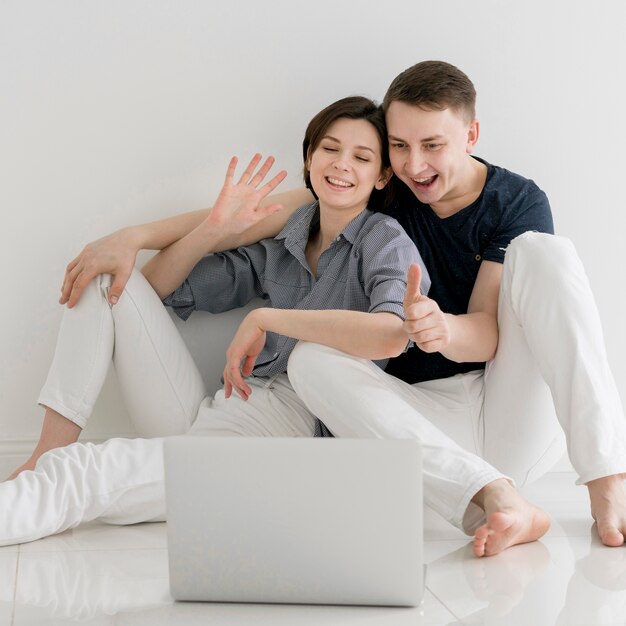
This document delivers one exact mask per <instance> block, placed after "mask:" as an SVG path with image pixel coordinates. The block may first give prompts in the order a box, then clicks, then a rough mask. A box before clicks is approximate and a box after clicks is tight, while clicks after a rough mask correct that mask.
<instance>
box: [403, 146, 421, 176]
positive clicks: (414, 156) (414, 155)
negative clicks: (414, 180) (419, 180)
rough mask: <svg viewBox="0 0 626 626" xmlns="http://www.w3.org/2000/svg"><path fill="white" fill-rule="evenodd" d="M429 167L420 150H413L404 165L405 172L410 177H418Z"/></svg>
mask: <svg viewBox="0 0 626 626" xmlns="http://www.w3.org/2000/svg"><path fill="white" fill-rule="evenodd" d="M426 167H427V165H426V162H425V161H424V157H423V156H422V152H421V151H420V150H411V151H410V152H409V153H408V155H407V157H406V161H405V163H404V170H405V172H406V173H407V174H408V175H409V176H417V175H418V174H420V173H421V172H423V171H424V170H425V169H426Z"/></svg>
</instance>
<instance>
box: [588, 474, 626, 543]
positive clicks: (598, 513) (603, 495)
mask: <svg viewBox="0 0 626 626" xmlns="http://www.w3.org/2000/svg"><path fill="white" fill-rule="evenodd" d="M587 489H589V500H590V502H591V515H592V516H593V519H595V520H596V524H597V526H598V535H599V536H600V541H602V543H603V544H604V545H605V546H611V547H618V546H621V545H623V543H624V539H625V538H626V486H625V484H624V475H623V474H613V475H612V476H605V477H603V478H598V479H596V480H592V481H589V482H588V483H587Z"/></svg>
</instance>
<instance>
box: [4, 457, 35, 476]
mask: <svg viewBox="0 0 626 626" xmlns="http://www.w3.org/2000/svg"><path fill="white" fill-rule="evenodd" d="M35 465H37V459H36V458H34V457H32V456H31V457H30V459H28V461H26V463H24V465H20V466H19V467H18V468H17V469H16V470H15V471H14V472H13V473H12V474H11V475H10V476H9V477H8V478H5V480H13V479H14V478H17V477H18V476H19V475H20V474H21V473H22V472H25V471H27V470H34V469H35Z"/></svg>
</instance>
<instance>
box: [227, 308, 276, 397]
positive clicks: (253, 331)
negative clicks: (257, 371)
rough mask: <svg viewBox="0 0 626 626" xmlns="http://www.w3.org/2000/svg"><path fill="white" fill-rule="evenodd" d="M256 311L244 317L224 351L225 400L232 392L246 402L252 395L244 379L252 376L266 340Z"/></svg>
mask: <svg viewBox="0 0 626 626" xmlns="http://www.w3.org/2000/svg"><path fill="white" fill-rule="evenodd" d="M260 310H263V309H260ZM258 311H259V310H256V309H255V310H254V311H251V312H250V313H248V315H246V317H245V318H244V319H243V321H242V322H241V324H240V325H239V328H238V329H237V332H236V333H235V336H234V337H233V340H232V341H231V342H230V346H228V349H227V350H226V367H224V393H225V396H226V397H227V398H230V396H231V395H232V393H233V390H235V391H236V392H237V393H238V394H239V395H240V396H241V398H242V399H243V400H247V399H248V398H249V397H250V394H251V393H252V389H251V388H250V386H249V385H248V384H247V383H246V381H245V380H244V379H245V378H246V377H248V376H250V374H252V370H253V369H254V364H255V363H256V360H257V358H258V356H259V354H261V351H262V350H263V346H264V345H265V338H266V332H265V330H264V329H263V328H262V326H261V324H260V316H261V314H260V313H259V312H258Z"/></svg>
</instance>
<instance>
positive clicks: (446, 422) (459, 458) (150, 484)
mask: <svg viewBox="0 0 626 626" xmlns="http://www.w3.org/2000/svg"><path fill="white" fill-rule="evenodd" d="M108 286H109V278H108V277H101V278H100V279H97V280H95V281H93V282H92V284H91V285H90V286H89V287H88V289H87V290H86V292H85V293H84V295H83V297H82V298H81V301H80V303H79V304H78V305H77V306H76V307H75V308H74V309H71V310H67V311H66V313H65V315H64V318H63V322H62V325H61V329H60V333H59V341H58V345H57V350H56V353H55V357H54V360H53V364H52V366H51V370H50V374H49V376H48V380H47V381H46V384H45V386H44V388H43V390H42V393H41V396H40V403H41V404H44V405H46V406H49V407H51V408H53V409H55V410H57V411H58V412H60V413H61V414H63V415H65V416H66V417H68V418H69V419H72V420H73V421H75V422H76V423H77V424H78V425H80V426H84V424H85V421H86V420H87V419H88V417H89V415H90V413H91V409H92V407H93V404H94V402H95V399H96V398H97V396H98V394H99V392H100V389H101V386H102V384H103V381H104V377H105V375H106V371H107V368H108V365H109V363H110V360H111V358H113V361H114V363H115V367H116V370H117V373H118V378H119V382H120V387H121V389H122V393H123V395H124V398H125V402H126V405H127V407H128V410H129V413H130V415H131V417H132V418H133V421H134V423H135V426H136V428H137V430H138V432H139V433H141V434H145V435H148V436H150V437H156V438H153V439H133V440H129V439H112V440H110V441H108V442H106V443H104V444H101V445H93V444H82V443H76V444H73V445H71V446H68V447H66V448H63V449H57V450H53V451H51V452H49V453H47V454H45V455H43V456H42V457H41V459H40V460H39V462H38V464H37V467H36V470H35V471H34V472H23V473H22V474H20V475H19V476H18V478H17V479H15V480H14V481H9V482H5V483H2V484H0V545H6V544H12V543H19V542H23V541H31V540H34V539H37V538H39V537H42V536H46V535H49V534H53V533H57V532H61V531H62V530H65V529H67V528H71V527H74V526H76V525H78V524H79V523H81V522H82V521H88V520H92V519H96V518H99V519H102V520H104V521H108V522H111V523H118V524H129V523H135V522H140V521H149V520H160V519H163V518H164V514H165V503H164V495H163V466H162V439H160V437H162V436H166V435H170V434H179V433H184V432H187V431H188V430H189V429H190V427H191V430H190V431H189V433H190V434H192V435H193V434H195V435H204V436H283V437H285V436H287V437H289V436H311V435H312V434H313V431H314V421H315V420H314V415H318V416H319V417H320V418H321V419H322V420H323V421H324V422H325V424H326V425H327V426H328V427H329V428H330V430H331V431H332V432H333V433H335V434H336V435H337V436H341V437H395V438H397V437H419V438H420V440H421V441H422V444H423V446H424V488H425V497H426V502H427V504H429V505H430V506H431V507H432V508H434V509H435V510H437V511H438V512H439V513H440V514H441V515H443V516H444V517H445V518H446V519H448V520H449V521H450V522H451V523H453V524H455V525H457V526H459V527H463V528H465V530H467V531H468V532H471V531H472V530H473V528H474V527H475V526H476V524H477V523H478V522H479V521H480V518H481V513H480V512H477V511H475V510H473V509H472V506H470V500H471V498H472V496H473V495H474V494H475V493H476V491H478V490H479V489H480V488H481V487H483V486H484V485H485V484H487V483H488V482H491V481H492V480H494V479H496V478H500V477H502V476H503V475H507V476H510V477H512V478H513V479H515V480H516V481H518V482H520V483H523V482H526V481H528V480H530V479H532V478H533V477H536V476H538V475H540V474H541V473H543V472H545V471H547V469H549V467H550V465H551V464H552V463H553V462H554V461H555V460H556V459H557V458H558V457H559V456H560V454H561V450H562V446H561V445H560V437H561V435H560V431H559V428H558V422H557V421H556V420H555V419H554V408H553V403H552V399H551V396H550V391H551V393H552V396H553V397H554V404H556V407H557V413H558V416H559V421H560V422H561V426H562V428H563V430H564V431H565V433H566V437H567V440H568V445H569V452H570V458H571V460H572V463H573V465H574V467H575V468H576V470H577V471H578V473H579V475H580V482H587V481H588V480H591V479H593V478H597V477H599V476H603V475H607V474H613V473H618V472H625V471H626V450H625V449H624V442H625V441H626V433H625V427H624V426H625V424H624V416H623V412H622V409H621V405H620V401H619V398H618V396H617V391H616V389H615V385H614V383H613V379H612V376H611V373H610V371H609V368H608V365H607V361H606V355H605V352H604V347H603V340H602V333H601V329H600V323H599V318H598V315H597V312H596V309H595V306H594V304H593V298H592V296H591V292H590V290H589V286H588V284H587V280H586V277H585V275H584V271H583V269H582V267H581V265H580V261H579V260H578V258H577V256H576V254H575V252H574V249H573V247H572V246H571V244H570V243H569V242H567V241H565V240H563V239H560V238H557V237H551V236H547V235H537V234H530V233H529V234H526V235H523V236H522V237H520V238H518V239H516V240H515V241H514V242H513V243H512V244H511V246H510V248H509V251H508V252H507V258H506V262H505V267H504V276H503V281H502V288H501V298H500V313H499V315H500V320H499V321H500V345H499V348H498V354H497V357H496V359H495V360H494V361H493V362H492V363H490V364H489V367H488V369H487V372H486V374H485V376H484V377H483V375H482V373H476V372H473V373H469V374H464V375H460V376H456V377H453V378H450V379H445V380H437V381H431V382H429V383H421V384H418V385H406V384H404V383H402V382H401V381H398V380H397V379H394V378H392V377H390V376H388V375H386V374H384V373H383V372H382V371H381V370H379V368H377V367H376V366H374V365H372V364H371V363H370V362H368V361H365V360H362V359H356V358H353V357H349V356H347V355H343V354H341V353H338V352H336V351H334V350H331V349H329V348H325V347H321V346H316V345H315V344H302V345H300V346H298V347H297V348H296V350H295V351H294V353H293V354H292V358H291V360H290V365H289V379H290V380H287V378H286V376H285V375H281V376H278V377H276V378H272V379H256V380H255V379H252V380H251V381H250V382H251V384H253V389H254V390H253V393H252V396H251V399H250V400H249V401H248V402H243V401H242V400H240V399H239V398H237V397H233V398H231V399H229V400H225V399H224V397H223V392H218V394H216V397H215V399H210V398H208V397H206V393H205V390H204V386H203V383H202V379H201V377H200V374H199V373H198V371H197V368H196V366H195V364H194V363H193V360H192V358H191V356H190V354H189V352H188V350H187V348H186V346H185V345H184V342H183V341H182V339H181V338H180V335H179V334H178V332H177V330H176V328H175V326H174V324H173V323H172V321H171V319H170V317H169V315H168V314H167V312H166V311H165V310H164V308H163V306H162V305H161V302H160V300H159V299H158V297H157V296H156V294H155V293H154V291H153V290H152V289H151V287H150V286H149V285H148V284H147V282H146V281H145V279H144V278H143V276H142V275H141V274H140V273H138V272H135V273H134V274H133V276H132V277H131V279H130V281H129V283H128V285H127V288H126V290H125V292H124V294H123V295H122V297H121V298H120V301H119V302H118V304H117V305H116V306H115V307H113V308H110V307H109V305H108V303H107V301H106V294H107V290H108ZM414 349H415V348H414ZM220 356H221V355H220ZM542 377H543V378H544V379H545V380H546V381H547V382H548V383H549V385H550V387H549V388H548V387H547V386H546V384H545V383H544V382H543V379H542ZM290 382H291V384H292V385H293V387H295V389H296V390H297V392H298V395H296V393H295V392H294V390H293V389H292V387H291V385H290ZM192 424H193V427H192ZM482 457H484V459H486V460H484V459H483V458H482ZM494 466H495V467H497V468H498V469H495V467H494Z"/></svg>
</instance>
